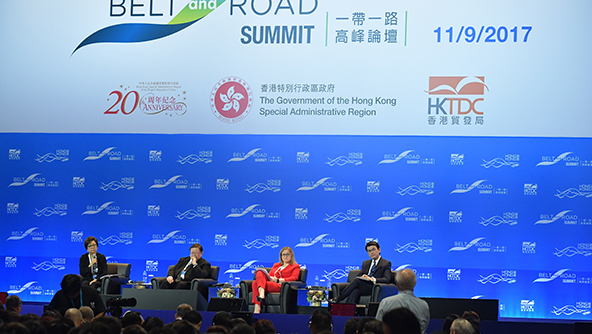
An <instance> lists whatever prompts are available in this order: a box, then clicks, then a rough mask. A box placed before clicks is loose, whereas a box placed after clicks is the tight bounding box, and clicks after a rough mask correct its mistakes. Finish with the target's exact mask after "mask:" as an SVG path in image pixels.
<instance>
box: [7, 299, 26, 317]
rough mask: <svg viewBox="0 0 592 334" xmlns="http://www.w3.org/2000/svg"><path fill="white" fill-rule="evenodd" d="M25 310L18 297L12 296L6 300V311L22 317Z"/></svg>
mask: <svg viewBox="0 0 592 334" xmlns="http://www.w3.org/2000/svg"><path fill="white" fill-rule="evenodd" d="M22 310H23V302H22V300H21V299H20V298H19V296H17V295H11V296H8V297H7V298H6V311H8V312H13V313H15V314H18V315H20V314H21V311H22Z"/></svg>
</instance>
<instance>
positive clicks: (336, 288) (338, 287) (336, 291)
mask: <svg viewBox="0 0 592 334" xmlns="http://www.w3.org/2000/svg"><path fill="white" fill-rule="evenodd" d="M348 285H349V283H333V284H331V292H333V298H337V297H339V296H340V295H341V291H343V290H344V289H345V288H346V287H347V286H348Z"/></svg>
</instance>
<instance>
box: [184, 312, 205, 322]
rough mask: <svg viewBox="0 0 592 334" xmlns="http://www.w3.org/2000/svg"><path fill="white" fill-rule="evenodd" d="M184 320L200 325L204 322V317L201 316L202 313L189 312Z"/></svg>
mask: <svg viewBox="0 0 592 334" xmlns="http://www.w3.org/2000/svg"><path fill="white" fill-rule="evenodd" d="M183 320H187V321H189V322H190V323H192V324H193V325H199V323H200V322H202V320H203V317H202V316H201V313H199V312H197V311H189V312H187V314H185V316H184V317H183Z"/></svg>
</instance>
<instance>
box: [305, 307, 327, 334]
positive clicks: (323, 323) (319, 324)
mask: <svg viewBox="0 0 592 334" xmlns="http://www.w3.org/2000/svg"><path fill="white" fill-rule="evenodd" d="M308 328H309V329H310V333H311V334H317V333H321V332H330V331H332V330H333V318H332V317H331V314H330V313H329V312H327V311H325V310H316V311H314V313H313V314H312V317H310V320H309V321H308Z"/></svg>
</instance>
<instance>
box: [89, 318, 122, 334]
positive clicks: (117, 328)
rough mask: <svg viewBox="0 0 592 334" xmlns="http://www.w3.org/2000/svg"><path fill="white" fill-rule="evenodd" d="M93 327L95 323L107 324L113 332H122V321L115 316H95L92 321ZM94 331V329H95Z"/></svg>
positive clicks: (117, 333) (118, 333) (119, 333)
mask: <svg viewBox="0 0 592 334" xmlns="http://www.w3.org/2000/svg"><path fill="white" fill-rule="evenodd" d="M92 325H93V327H94V326H95V325H102V326H107V327H108V328H109V330H110V332H111V334H121V322H120V321H119V319H117V318H115V317H110V316H105V317H98V318H95V319H94V320H93V322H92ZM93 333H94V330H93Z"/></svg>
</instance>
